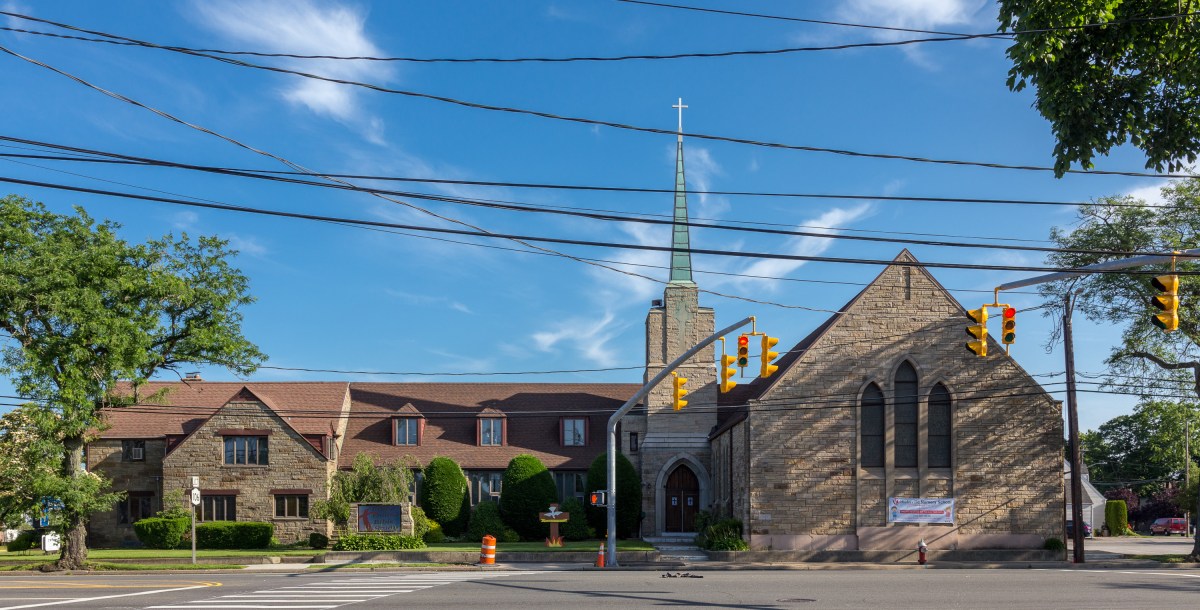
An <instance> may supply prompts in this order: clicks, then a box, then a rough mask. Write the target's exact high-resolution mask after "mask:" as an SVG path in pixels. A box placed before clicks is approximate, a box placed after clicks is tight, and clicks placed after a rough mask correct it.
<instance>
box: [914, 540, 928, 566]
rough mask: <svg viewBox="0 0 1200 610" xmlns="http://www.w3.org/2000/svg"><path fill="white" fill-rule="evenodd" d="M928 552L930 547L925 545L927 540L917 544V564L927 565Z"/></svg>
mask: <svg viewBox="0 0 1200 610" xmlns="http://www.w3.org/2000/svg"><path fill="white" fill-rule="evenodd" d="M928 550H929V545H928V544H925V539H924V538H922V539H921V541H920V542H918V543H917V563H919V564H921V565H925V551H928Z"/></svg>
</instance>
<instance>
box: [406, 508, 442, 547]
mask: <svg viewBox="0 0 1200 610" xmlns="http://www.w3.org/2000/svg"><path fill="white" fill-rule="evenodd" d="M410 509H411V512H412V520H413V536H416V537H417V538H421V539H422V540H424V539H425V533H426V532H428V531H429V527H430V525H429V524H430V523H437V521H434V520H432V519H430V518H429V517H427V516H426V515H425V511H424V510H422V509H421V507H420V506H415V505H414V506H412V507H410ZM439 527H440V526H439Z"/></svg>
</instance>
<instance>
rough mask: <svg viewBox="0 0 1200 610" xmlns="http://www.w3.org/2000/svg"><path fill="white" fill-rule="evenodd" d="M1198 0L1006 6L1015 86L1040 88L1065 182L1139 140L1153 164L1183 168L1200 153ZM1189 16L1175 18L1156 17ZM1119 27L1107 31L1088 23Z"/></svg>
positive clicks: (1040, 104) (1048, 0) (1039, 0)
mask: <svg viewBox="0 0 1200 610" xmlns="http://www.w3.org/2000/svg"><path fill="white" fill-rule="evenodd" d="M1198 11H1200V0H1000V31H1002V32H1003V31H1010V32H1019V31H1030V33H1027V34H1017V35H1016V36H1015V37H1014V39H1013V44H1012V46H1011V47H1009V49H1008V57H1009V59H1010V60H1012V63H1013V67H1012V69H1011V70H1009V75H1008V87H1009V88H1010V89H1012V90H1013V91H1020V90H1022V89H1024V88H1025V86H1026V84H1032V85H1033V86H1034V87H1036V88H1037V100H1036V102H1035V106H1036V107H1037V109H1038V112H1040V113H1041V114H1042V116H1043V117H1045V118H1046V120H1048V121H1050V126H1051V129H1052V130H1053V132H1054V137H1055V140H1056V144H1055V146H1054V157H1055V163H1054V169H1055V173H1056V175H1058V176H1060V177H1061V176H1062V175H1063V173H1064V172H1066V171H1067V170H1068V169H1070V168H1071V165H1072V164H1073V163H1078V164H1079V166H1080V167H1082V168H1085V169H1087V168H1091V167H1092V158H1093V157H1094V156H1095V155H1097V154H1100V155H1105V154H1108V152H1109V151H1110V150H1111V149H1112V148H1113V147H1114V146H1118V145H1121V144H1124V143H1126V142H1131V143H1132V144H1133V145H1134V146H1137V147H1138V148H1139V149H1141V150H1142V151H1143V152H1145V153H1146V167H1147V168H1151V169H1155V170H1158V171H1162V170H1164V169H1165V170H1171V171H1175V170H1183V169H1186V166H1187V165H1188V164H1191V163H1195V161H1196V156H1197V154H1198V153H1200V27H1197V25H1198V23H1200V21H1197V17H1196V16H1195V15H1194V14H1195V13H1196V12H1198ZM1178 14H1191V16H1189V17H1185V18H1176V19H1149V18H1154V17H1163V16H1169V15H1178ZM1114 21H1122V22H1124V23H1116V24H1113V25H1110V26H1104V27H1080V26H1085V25H1088V24H1102V23H1108V22H1114Z"/></svg>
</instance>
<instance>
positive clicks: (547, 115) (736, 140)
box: [0, 13, 1194, 178]
mask: <svg viewBox="0 0 1200 610" xmlns="http://www.w3.org/2000/svg"><path fill="white" fill-rule="evenodd" d="M4 14H9V15H10V16H15V17H19V18H24V19H30V20H33V21H38V22H42V23H47V24H50V25H54V26H57V27H62V28H66V29H70V30H74V31H80V32H85V33H88V34H92V35H97V36H104V37H106V38H113V39H117V40H125V41H128V42H134V43H137V44H139V45H141V46H147V47H152V48H156V49H162V50H165V51H170V52H173V53H182V54H185V55H191V56H195V57H203V58H206V59H211V60H214V61H219V62H222V63H227V64H230V65H234V66H239V67H244V68H250V69H254V70H263V71H268V72H275V73H279V74H291V75H294V76H300V77H303V78H309V79H314V80H319V81H322V82H329V83H336V84H340V85H347V86H353V87H361V88H364V89H369V90H371V91H376V92H379V93H388V94H393V95H402V96H405V97H411V98H416V99H424V100H430V101H435V102H441V103H445V104H451V105H456V106H462V107H464V108H473V109H477V110H488V111H492V112H503V113H509V114H517V115H523V116H533V117H539V118H543V119H549V120H555V121H565V122H571V123H579V124H584V125H594V126H599V127H611V128H613V129H621V130H625V131H634V132H641V133H652V134H659V135H670V136H676V135H678V134H677V132H675V131H672V130H669V129H659V128H656V127H643V126H637V125H631V124H627V123H619V122H615V121H607V120H600V119H592V118H586V117H577V116H568V115H561V114H555V113H551V112H544V111H540V110H530V109H526V108H515V107H509V106H497V105H493V104H485V103H481V102H471V101H467V100H461V99H457V98H452V97H447V96H442V95H434V94H431V93H424V92H420V91H411V90H405V89H394V88H391V87H384V86H382V85H376V84H372V83H365V82H360V81H353V80H348V79H342V78H334V77H330V76H323V75H319V74H314V73H311V72H302V71H299V70H291V69H287V68H281V67H278V66H266V65H262V64H255V63H251V62H247V61H243V60H240V59H233V58H230V57H222V56H218V55H212V54H208V53H200V52H196V51H187V50H182V49H173V48H168V47H163V46H162V45H157V44H154V43H151V42H147V41H143V40H138V39H135V38H129V37H126V36H118V35H115V34H108V33H105V32H98V31H95V30H88V29H84V28H79V27H76V26H72V25H68V24H63V23H58V22H54V21H48V20H45V19H37V18H34V17H29V16H27V15H21V14H19V13H4ZM0 51H2V52H4V53H7V54H9V55H12V56H13V57H16V58H18V59H20V60H22V61H25V62H28V63H31V64H34V65H37V66H40V67H42V68H45V69H47V70H51V71H53V72H56V73H58V74H61V75H62V76H65V77H67V78H70V79H72V80H74V81H76V82H78V83H80V84H84V85H86V86H88V87H91V88H94V89H96V90H98V91H102V92H106V93H107V94H109V95H111V92H107V90H104V89H102V88H100V87H97V86H95V85H92V84H91V83H89V82H87V81H85V80H83V79H82V78H79V77H77V76H74V75H72V74H69V73H67V72H65V71H63V70H61V69H59V68H56V67H54V66H51V65H49V64H47V63H45V62H42V61H39V60H36V59H33V58H31V57H27V56H25V55H22V54H20V53H17V52H16V51H13V50H12V49H9V48H7V47H4V46H0ZM125 99H126V101H131V100H129V99H128V98H125ZM688 137H690V138H695V139H700V140H708V141H714V142H727V143H732V144H743V145H747V146H756V147H763V148H774V149H780V150H795V151H804V152H817V153H827V154H835V155H842V156H846V157H853V158H867V159H884V160H896V161H910V162H915V163H929V164H937V165H952V166H969V167H983V168H989V169H1007V170H1022V171H1038V172H1053V171H1055V169H1054V168H1053V167H1048V166H1036V165H1011V164H1003V163H990V162H983V161H967V160H958V159H938V158H930V157H920V156H915V155H901V154H888V153H868V152H861V151H853V150H846V149H839V148H827V147H819V146H806V145H798V144H786V143H781V142H767V141H762V140H754V139H750V138H740V137H731V136H719V135H712V134H702V133H691V134H688ZM1067 173H1075V174H1089V175H1112V176H1136V177H1151V178H1192V177H1194V176H1193V175H1191V174H1159V173H1148V172H1127V171H1111V170H1067Z"/></svg>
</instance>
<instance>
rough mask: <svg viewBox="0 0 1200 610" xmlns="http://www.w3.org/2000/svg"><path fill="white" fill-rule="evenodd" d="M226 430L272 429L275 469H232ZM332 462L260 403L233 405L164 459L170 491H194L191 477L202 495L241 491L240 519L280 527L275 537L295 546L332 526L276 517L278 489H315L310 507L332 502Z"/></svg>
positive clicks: (272, 465) (271, 465)
mask: <svg viewBox="0 0 1200 610" xmlns="http://www.w3.org/2000/svg"><path fill="white" fill-rule="evenodd" d="M222 429H250V430H269V431H270V435H269V436H268V441H267V442H268V447H269V450H270V457H269V462H270V463H269V464H268V465H265V466H251V465H226V464H225V463H224V437H223V436H221V435H220V434H219V433H218V431H219V430H222ZM330 464H331V462H330V461H329V460H326V459H325V458H324V457H323V456H322V455H321V454H320V453H318V452H317V451H316V450H315V449H313V447H312V445H310V444H309V443H308V441H306V440H304V438H303V437H301V436H300V435H299V434H297V433H296V432H295V431H294V430H292V429H291V427H290V426H288V425H286V424H285V423H284V422H283V420H281V419H280V417H279V416H278V415H277V414H275V413H274V412H273V411H271V410H270V409H268V408H267V407H266V406H264V405H262V404H261V403H258V402H230V403H229V404H227V405H225V406H224V407H222V408H221V410H220V411H218V412H217V413H216V414H215V415H213V417H212V418H211V419H209V420H208V421H207V422H205V423H204V424H203V425H202V426H200V428H198V429H197V430H196V431H195V432H194V433H193V434H192V435H190V436H189V437H187V438H186V439H184V440H183V441H182V442H181V443H180V444H179V445H178V446H176V447H175V449H174V451H172V452H171V453H170V455H168V456H167V457H166V458H165V459H164V460H163V486H164V488H165V489H189V488H190V485H191V479H190V477H191V476H199V477H200V489H201V490H202V492H206V491H209V490H220V491H236V492H238V493H237V520H238V521H264V522H268V523H273V524H274V525H275V537H276V538H277V539H279V541H280V542H283V543H290V542H295V541H297V540H304V539H307V538H308V534H309V533H310V532H320V533H324V534H328V532H329V529H328V525H327V523H326V522H325V520H323V519H316V518H312V517H309V518H276V517H275V498H274V496H272V495H271V490H272V489H309V490H311V492H312V493H311V494H310V495H309V507H310V512H311V507H312V504H313V503H314V502H315V501H317V500H323V499H326V498H327V497H328V496H327V481H328V479H329V476H330V474H331V472H332V470H331V466H330Z"/></svg>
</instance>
